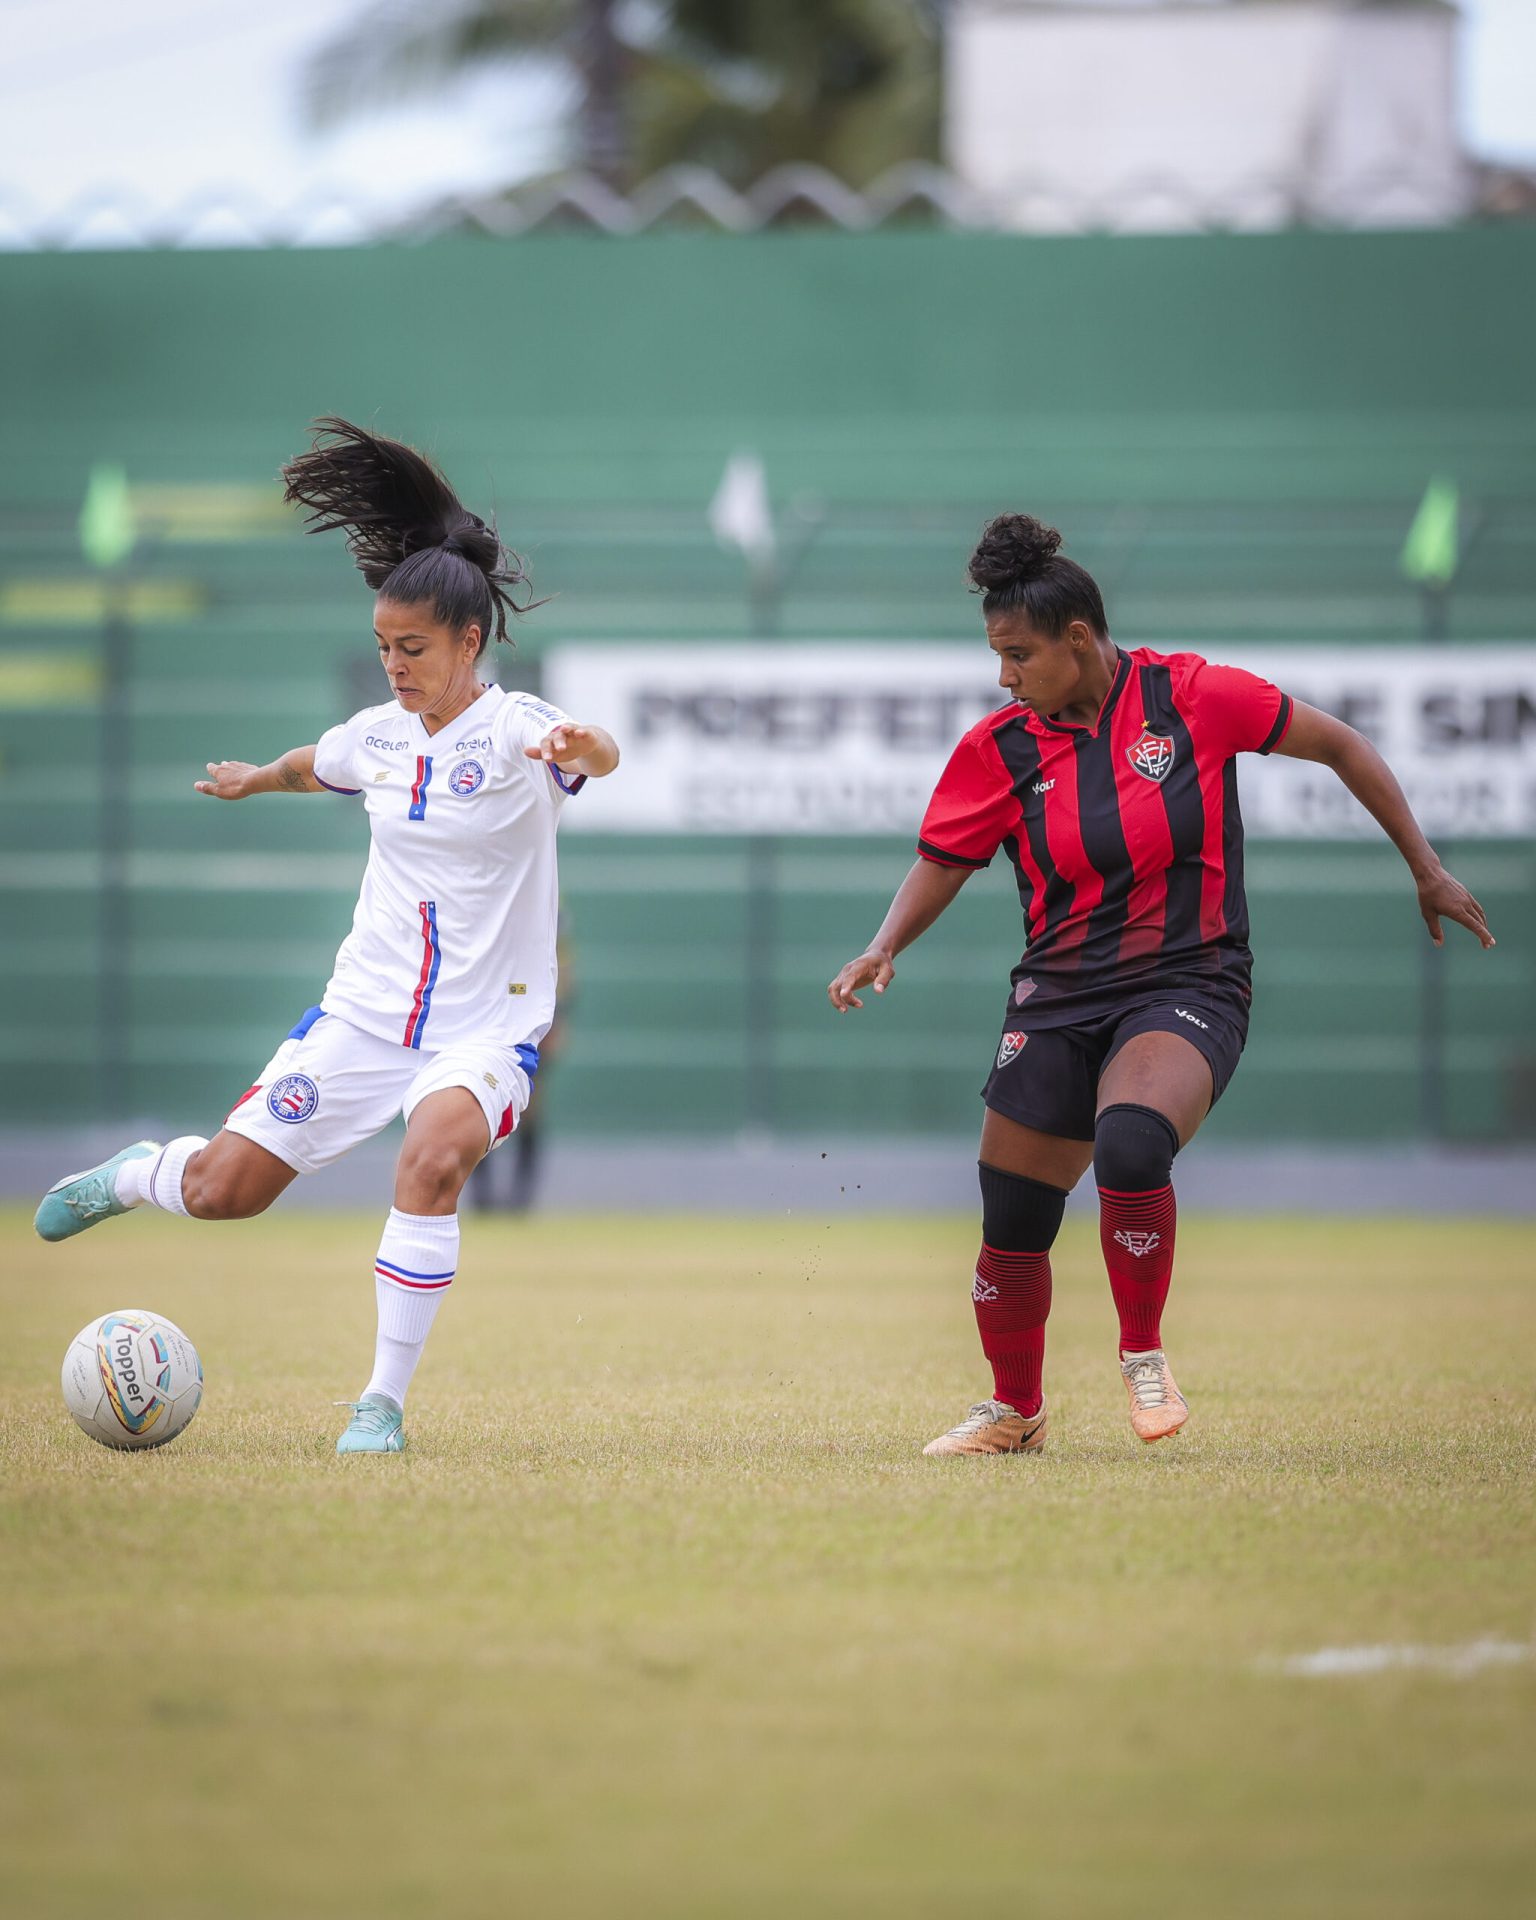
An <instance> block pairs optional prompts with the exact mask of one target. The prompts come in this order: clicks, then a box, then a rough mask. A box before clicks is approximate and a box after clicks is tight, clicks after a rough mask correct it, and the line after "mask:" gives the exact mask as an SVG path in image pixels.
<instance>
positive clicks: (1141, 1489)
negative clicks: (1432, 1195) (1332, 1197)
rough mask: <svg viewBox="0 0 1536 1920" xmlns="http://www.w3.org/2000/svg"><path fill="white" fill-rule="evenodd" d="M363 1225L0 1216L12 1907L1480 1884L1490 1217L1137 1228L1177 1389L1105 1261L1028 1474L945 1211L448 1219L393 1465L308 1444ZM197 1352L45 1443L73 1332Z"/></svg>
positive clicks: (831, 1906) (1497, 1688) (778, 1900)
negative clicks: (931, 1441)
mask: <svg viewBox="0 0 1536 1920" xmlns="http://www.w3.org/2000/svg"><path fill="white" fill-rule="evenodd" d="M375 1233H376V1222H375V1221H373V1220H371V1219H364V1218H361V1217H357V1218H351V1217H348V1218H323V1217H315V1216H306V1215H302V1214H297V1213H290V1214H287V1215H286V1216H285V1215H281V1214H280V1215H278V1216H275V1217H272V1218H269V1219H267V1220H263V1221H261V1222H257V1223H252V1224H250V1225H246V1226H235V1227H223V1228H214V1227H201V1226H196V1225H188V1224H186V1223H181V1222H175V1221H168V1220H165V1219H162V1218H159V1217H155V1218H136V1219H133V1220H130V1221H126V1222H122V1223H113V1224H111V1225H109V1226H107V1227H105V1228H103V1229H101V1230H99V1231H97V1232H94V1233H92V1234H89V1235H86V1236H84V1237H83V1238H82V1239H80V1240H78V1241H75V1242H72V1243H70V1244H69V1245H67V1246H64V1247H60V1248H45V1247H43V1246H42V1245H41V1244H40V1243H38V1242H37V1241H35V1240H34V1239H33V1238H32V1237H31V1233H30V1227H29V1223H28V1220H27V1218H26V1217H25V1216H24V1215H23V1214H21V1213H19V1212H15V1213H11V1214H8V1215H5V1216H3V1219H0V1238H3V1242H4V1247H5V1252H6V1256H7V1257H6V1260H5V1266H4V1274H5V1278H4V1281H3V1289H4V1293H3V1297H4V1300H5V1303H6V1309H7V1310H6V1316H5V1324H6V1328H7V1333H8V1338H7V1339H6V1341H5V1342H4V1344H3V1347H0V1391H3V1394H4V1409H5V1417H4V1424H3V1432H0V1478H3V1504H0V1525H3V1529H4V1531H3V1540H4V1547H5V1568H6V1614H7V1631H6V1634H5V1636H4V1642H3V1650H0V1687H3V1694H0V1698H3V1702H4V1708H5V1723H6V1727H7V1731H8V1738H7V1741H6V1752H5V1759H4V1761H3V1763H0V1768H3V1772H0V1781H3V1795H0V1804H3V1814H0V1819H3V1826H0V1841H3V1845H4V1855H5V1861H6V1867H5V1877H4V1884H5V1901H4V1906H5V1908H6V1910H7V1911H11V1912H15V1913H16V1914H18V1915H25V1916H27V1920H55V1917H62V1916H76V1915H79V1916H85V1915H87V1914H90V1915H92V1916H96V1915H98V1914H100V1913H103V1912H110V1913H112V1914H113V1915H114V1916H115V1920H130V1917H132V1916H137V1915H140V1914H143V1915H145V1916H148V1915H151V1914H152V1915H154V1916H156V1920H206V1917H207V1916H221V1917H222V1916H229V1917H230V1920H245V1916H255V1915H258V1914H259V1915H262V1916H270V1915H272V1914H274V1913H275V1914H279V1915H282V1916H285V1917H286V1920H308V1916H311V1915H313V1916H321V1915H326V1916H336V1915H354V1914H356V1915H363V1914H368V1915H376V1916H380V1917H381V1920H395V1917H396V1916H399V1917H401V1920H403V1917H404V1916H407V1915H432V1916H445V1917H448V1920H459V1917H460V1916H465V1917H468V1916H479V1915H492V1914H495V1915H543V1914H546V1913H550V1914H554V1913H558V1914H561V1915H565V1916H576V1917H578V1920H581V1917H584V1916H588V1915H592V1916H596V1915H599V1914H602V1915H609V1914H612V1913H615V1912H620V1911H622V1912H623V1913H624V1914H625V1915H627V1916H631V1917H632V1920H653V1917H654V1920H673V1917H681V1920H694V1916H697V1917H698V1920H704V1917H705V1916H715V1915H725V1914H730V1915H732V1916H735V1917H736V1920H748V1917H750V1916H757V1915H763V1916H767V1915H775V1916H778V1915H782V1914H785V1913H788V1912H794V1913H796V1914H804V1915H811V1916H822V1915H827V1916H833V1915H836V1916H841V1915H854V1914H864V1913H868V1912H871V1911H876V1910H878V1911H879V1912H881V1913H882V1914H883V1915H885V1916H894V1917H904V1916H919V1915H924V1916H926V1915H930V1914H932V1915H940V1914H943V1915H952V1914H960V1913H964V1912H967V1911H970V1910H972V1909H974V1908H975V1907H977V1906H980V1907H982V1908H991V1907H992V1906H993V1905H996V1906H998V1907H999V1908H1006V1910H1008V1911H1010V1912H1020V1913H1024V1914H1029V1915H1032V1916H1042V1915H1044V1916H1058V1915H1059V1916H1061V1917H1062V1920H1097V1917H1098V1916H1104V1920H1110V1917H1111V1916H1121V1915H1126V1914H1132V1913H1137V1912H1140V1911H1142V1910H1144V1909H1146V1908H1148V1907H1160V1906H1162V1905H1163V1904H1164V1903H1165V1902H1168V1901H1173V1902H1176V1903H1177V1910H1178V1911H1179V1912H1180V1913H1181V1914H1182V1915H1184V1916H1186V1920H1202V1917H1203V1916H1207V1915H1209V1916H1218V1915H1219V1916H1222V1917H1223V1920H1226V1917H1227V1916H1233V1915H1242V1916H1257V1917H1258V1920H1269V1917H1270V1916H1274V1920H1282V1917H1284V1920H1289V1917H1290V1916H1297V1920H1299V1917H1300V1916H1302V1915H1307V1916H1315V1915H1319V1914H1321V1915H1327V1916H1340V1915H1347V1916H1350V1917H1351V1920H1355V1917H1356V1916H1358V1917H1359V1920H1376V1917H1377V1916H1380V1920H1388V1916H1391V1920H1404V1916H1408V1917H1410V1920H1415V1917H1418V1916H1432V1915H1447V1916H1448V1915H1451V1914H1457V1915H1464V1914H1468V1913H1475V1914H1477V1915H1478V1916H1479V1917H1480V1920H1485V1917H1487V1916H1501V1915H1505V1914H1508V1915H1511V1916H1513V1915H1515V1914H1517V1913H1523V1912H1524V1911H1527V1910H1528V1905H1527V1902H1528V1898H1529V1889H1530V1886H1531V1884H1532V1875H1533V1872H1536V1838H1533V1828H1532V1822H1531V1818H1530V1781H1531V1778H1532V1767H1533V1763H1536V1737H1533V1725H1536V1722H1533V1717H1532V1708H1533V1707H1536V1665H1531V1664H1525V1663H1519V1662H1518V1661H1515V1660H1513V1659H1512V1661H1511V1663H1510V1664H1507V1665H1503V1666H1498V1667H1490V1668H1489V1669H1487V1670H1485V1671H1479V1672H1476V1673H1473V1674H1470V1675H1467V1676H1464V1677H1459V1678H1458V1677H1452V1676H1448V1675H1445V1674H1441V1673H1435V1672H1422V1671H1415V1670H1411V1669H1403V1670H1396V1671H1392V1672H1388V1673H1384V1674H1381V1675H1377V1676H1375V1677H1369V1676H1368V1677H1359V1678H1352V1679H1350V1678H1334V1679H1324V1678H1316V1679H1308V1678H1300V1677H1295V1676H1293V1675H1289V1674H1287V1673H1285V1672H1284V1671H1283V1670H1280V1669H1278V1668H1277V1667H1276V1666H1275V1665H1274V1663H1275V1662H1276V1661H1278V1660H1282V1659H1283V1658H1284V1657H1286V1656H1289V1655H1293V1654H1296V1653H1301V1652H1308V1651H1312V1650H1315V1649H1317V1648H1322V1647H1332V1646H1358V1645H1362V1644H1374V1643H1392V1644H1411V1645H1425V1646H1435V1647H1444V1646H1456V1645H1463V1644H1466V1643H1469V1642H1473V1641H1478V1640H1481V1639H1493V1640H1497V1641H1499V1642H1502V1643H1505V1644H1506V1645H1510V1646H1518V1647H1526V1648H1529V1647H1530V1645H1531V1643H1532V1640H1533V1630H1536V1531H1533V1526H1532V1519H1533V1512H1532V1497H1531V1488H1532V1466H1533V1451H1536V1448H1533V1442H1536V1410H1533V1397H1532V1374H1531V1362H1530V1356H1531V1355H1532V1353H1533V1352H1536V1289H1533V1287H1532V1279H1533V1269H1536V1257H1533V1256H1536V1246H1533V1240H1532V1236H1531V1235H1530V1233H1529V1232H1527V1231H1524V1230H1521V1229H1515V1228H1500V1227H1494V1226H1484V1227H1477V1228H1468V1227H1467V1226H1465V1225H1446V1224H1427V1223H1420V1222H1413V1221H1406V1222H1405V1221H1399V1222H1395V1223H1391V1224H1387V1223H1382V1222H1360V1223H1351V1224H1339V1223H1328V1224H1305V1223H1298V1222H1294V1221H1290V1222H1278V1221H1277V1222H1245V1223H1241V1224H1238V1223H1220V1222H1211V1221H1198V1220H1191V1221H1188V1222H1186V1223H1184V1224H1183V1225H1182V1227H1181V1239H1182V1252H1181V1263H1180V1275H1179V1279H1178V1281H1177V1283H1176V1284H1177V1292H1176V1296H1175V1299H1176V1305H1175V1308H1174V1310H1173V1312H1172V1314H1171V1315H1170V1319H1169V1340H1170V1347H1171V1350H1172V1352H1173V1353H1174V1356H1175V1359H1176V1362H1177V1365H1178V1370H1179V1376H1180V1380H1181V1383H1182V1384H1183V1385H1184V1387H1185V1388H1186V1390H1187V1391H1188V1393H1189V1396H1190V1399H1191V1403H1192V1405H1193V1407H1194V1410H1195V1418H1194V1421H1193V1422H1192V1424H1191V1427H1190V1428H1189V1429H1188V1431H1187V1432H1186V1433H1185V1434H1184V1435H1182V1436H1180V1437H1179V1439H1177V1440H1176V1441H1174V1442H1171V1443H1166V1444H1165V1445H1163V1446H1162V1447H1159V1448H1155V1449H1146V1448H1142V1447H1140V1446H1138V1445H1137V1443H1136V1442H1135V1441H1133V1440H1132V1439H1131V1437H1130V1434H1129V1431H1128V1429H1127V1427H1126V1424H1125V1419H1124V1396H1123V1393H1122V1390H1121V1387H1120V1384H1119V1379H1118V1374H1117V1372H1116V1370H1115V1366H1114V1356H1113V1324H1112V1319H1111V1316H1110V1312H1109V1306H1108V1301H1107V1294H1106V1289H1105V1285H1104V1281H1103V1278H1102V1275H1101V1274H1100V1273H1099V1271H1098V1264H1097V1252H1096V1248H1095V1247H1094V1246H1093V1244H1092V1243H1091V1241H1090V1240H1089V1239H1087V1238H1085V1237H1084V1236H1083V1234H1082V1232H1081V1230H1074V1231H1072V1232H1071V1233H1069V1234H1068V1236H1066V1238H1065V1239H1064V1242H1063V1246H1062V1251H1061V1255H1060V1257H1059V1258H1058V1261H1057V1272H1058V1285H1057V1302H1058V1304H1057V1311H1056V1314H1055V1316H1054V1319H1053V1327H1052V1347H1051V1356H1050V1363H1049V1375H1048V1386H1049V1391H1050V1393H1051V1398H1052V1403H1053V1410H1054V1411H1053V1437H1052V1440H1051V1442H1050V1444H1049V1446H1048V1447H1047V1448H1046V1450H1045V1452H1044V1453H1043V1454H1041V1455H1040V1456H1038V1457H1036V1456H1028V1457H1023V1458H1012V1459H1001V1460H991V1461H929V1460H924V1459H922V1458H921V1457H920V1455H919V1454H918V1452H917V1448H918V1446H919V1445H920V1444H921V1442H922V1441H923V1440H925V1439H926V1438H928V1437H929V1436H930V1435H931V1434H932V1433H934V1432H936V1431H938V1430H939V1428H941V1427H943V1426H947V1425H949V1424H951V1422H952V1421H953V1420H954V1419H955V1418H957V1417H958V1416H959V1415H960V1414H961V1413H962V1412H963V1411H964V1409H965V1405H966V1403H967V1401H968V1399H970V1398H972V1397H977V1396H979V1394H980V1393H981V1392H982V1391H983V1389H984V1385H985V1376H984V1374H983V1372H982V1370H981V1368H980V1366H979V1363H978V1356H977V1354H976V1351H975V1346H974V1333H973V1330H972V1327H971V1322H970V1310H969V1304H968V1300H967V1297H966V1296H967V1277H968V1276H967V1265H968V1261H969V1259H970V1256H971V1253H972V1251H973V1247H972V1237H973V1235H972V1228H971V1226H970V1224H969V1223H968V1222H964V1221H959V1220H933V1219H914V1220H881V1221H841V1222H836V1223H828V1222H826V1221H824V1220H819V1219H813V1218H809V1217H807V1218H805V1219H801V1218H799V1217H797V1216H790V1217H786V1218H780V1219H772V1220H730V1221H700V1220H646V1221H642V1220H624V1221H615V1220H599V1221H593V1222H580V1221H576V1220H569V1219H563V1220H556V1219H539V1220H535V1221H532V1222H529V1223H517V1222H508V1221H494V1222H484V1221H474V1222H472V1223H471V1224H470V1225H469V1226H468V1228H467V1231H466V1239H465V1257H464V1262H463V1270H462V1271H463V1278H462V1280H461V1282H460V1285H459V1287H458V1288H457V1289H456V1296H457V1297H456V1298H454V1299H452V1300H451V1301H450V1302H449V1303H448V1304H447V1306H446V1308H445V1310H444V1313H443V1316H442V1319H441V1321H440V1324H439V1327H438V1330H437V1333H436V1334H435V1335H434V1339H433V1344H432V1347H431V1349H430V1351H429V1355H428V1358H427V1361H426V1362H425V1364H424V1366H423V1370H422V1373H421V1375H420V1377H419V1380H418V1385H417V1388H416V1391H415V1393H414V1394H413V1398H412V1403H411V1408H410V1420H409V1430H410V1433H411V1442H412V1444H411V1451H410V1452H409V1453H407V1454H406V1455H405V1456H403V1457H401V1458H399V1459H387V1460H351V1461H337V1460H336V1459H335V1458H334V1455H333V1453H332V1445H333V1441H334V1436H335V1433H336V1432H337V1430H338V1423H339V1420H340V1419H341V1418H344V1416H341V1415H338V1414H337V1413H336V1412H335V1411H333V1409H332V1408H331V1407H330V1405H329V1404H328V1403H329V1402H330V1401H331V1400H332V1399H335V1398H339V1397H341V1396H343V1395H345V1394H349V1393H355V1392H356V1391H357V1389H358V1388H359V1386H360V1385H361V1383H362V1380H363V1378H364V1375H365V1373H366V1362H367V1357H368V1354H369V1351H370V1347H371V1322H372V1311H373V1308H372V1284H371V1280H370V1278H369V1263H370V1258H371V1254H372V1251H373V1248H374V1245H375V1237H374V1236H375ZM126 1305H148V1306H152V1307H155V1308H157V1309H159V1310H160V1311H162V1312H165V1313H167V1314H169V1315H170V1316H171V1317H172V1318H174V1319H176V1320H178V1321H179V1322H180V1323H181V1324H182V1325H183V1326H184V1327H185V1328H186V1329H187V1331H188V1332H189V1333H190V1334H191V1335H192V1337H193V1338H194V1339H195V1340H196V1341H197V1343H198V1345H199V1347H200V1349H201V1351H202V1354H203V1358H204V1362H205V1365H206V1368H207V1373H208V1393H207V1398H206V1400H205V1402H204V1406H203V1410H202V1412H201V1413H200V1414H199V1416H198V1418H197V1420H196V1421H195V1422H194V1423H193V1425H192V1427H191V1428H190V1429H189V1431H188V1432H187V1433H186V1434H185V1435H184V1436H183V1437H182V1439H180V1440H179V1441H177V1442H176V1443H175V1444H174V1445H172V1446H171V1447H168V1448H166V1449H164V1450H162V1451H160V1452H157V1453H151V1454H145V1455H114V1454H110V1453H108V1452H107V1451H105V1450H104V1449H102V1448H99V1447H95V1446H93V1445H91V1443H90V1442H88V1441H87V1440H86V1439H85V1438H84V1436H83V1435H81V1434H80V1433H78V1432H77V1430H76V1429H75V1428H74V1426H73V1424H72V1423H71V1422H70V1421H69V1419H68V1416H67V1415H66V1414H65V1412H64V1410H63V1407H62V1404H61V1402H60V1400H59V1397H58V1388H57V1369H58V1364H59V1360H60V1358H61V1357H62V1353H63V1349H64V1346H65V1344H66V1342H67V1340H68V1338H69V1336H70V1335H71V1334H73V1333H74V1332H75V1330H76V1328H77V1327H78V1326H80V1325H81V1324H82V1323H83V1322H84V1321H85V1320H87V1319H88V1318H90V1317H91V1316H92V1315H94V1314H96V1313H100V1312H104V1311H106V1310H107V1309H108V1308H111V1307H117V1306H126Z"/></svg>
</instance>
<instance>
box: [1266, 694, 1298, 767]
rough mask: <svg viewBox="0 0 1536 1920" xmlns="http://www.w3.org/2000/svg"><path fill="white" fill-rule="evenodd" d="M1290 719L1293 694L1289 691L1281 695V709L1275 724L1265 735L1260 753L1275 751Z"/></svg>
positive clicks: (1276, 716)
mask: <svg viewBox="0 0 1536 1920" xmlns="http://www.w3.org/2000/svg"><path fill="white" fill-rule="evenodd" d="M1290 719H1291V696H1290V695H1289V694H1288V693H1282V694H1281V696H1280V711H1279V712H1278V713H1277V714H1276V715H1275V724H1274V725H1273V726H1272V727H1271V728H1270V730H1269V732H1268V733H1266V734H1265V736H1264V744H1263V746H1262V747H1260V748H1259V752H1260V753H1273V751H1274V750H1275V748H1276V747H1277V746H1279V744H1280V736H1281V735H1282V734H1283V733H1284V732H1285V730H1286V728H1287V726H1289V724H1290Z"/></svg>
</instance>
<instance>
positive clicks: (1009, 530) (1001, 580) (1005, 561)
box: [969, 513, 1061, 593]
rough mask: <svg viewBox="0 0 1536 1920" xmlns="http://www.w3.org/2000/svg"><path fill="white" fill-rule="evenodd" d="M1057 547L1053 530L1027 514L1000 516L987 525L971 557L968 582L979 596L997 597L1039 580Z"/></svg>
mask: <svg viewBox="0 0 1536 1920" xmlns="http://www.w3.org/2000/svg"><path fill="white" fill-rule="evenodd" d="M1060 546H1061V535H1060V534H1059V533H1058V532H1057V531H1056V529H1055V528H1054V527H1048V526H1046V525H1045V523H1044V522H1043V521H1041V520H1036V519H1035V518H1033V516H1032V515H1030V514H1027V513H1000V514H999V515H998V517H997V518H996V519H995V520H989V521H988V522H987V524H986V526H985V528H984V529H983V530H982V535H981V539H980V540H979V541H978V542H977V545H976V551H975V552H974V553H973V554H972V555H971V561H970V569H969V571H970V576H971V581H972V583H973V585H975V586H976V587H977V588H978V589H979V590H980V591H981V592H982V593H998V592H1000V591H1001V590H1002V589H1004V588H1005V587H1012V586H1022V585H1024V584H1025V583H1026V582H1028V581H1030V580H1038V579H1039V578H1040V576H1041V575H1042V574H1043V573H1044V572H1045V569H1046V567H1047V566H1048V565H1049V564H1050V562H1051V561H1052V560H1054V559H1055V557H1056V553H1057V550H1058V549H1059V548H1060Z"/></svg>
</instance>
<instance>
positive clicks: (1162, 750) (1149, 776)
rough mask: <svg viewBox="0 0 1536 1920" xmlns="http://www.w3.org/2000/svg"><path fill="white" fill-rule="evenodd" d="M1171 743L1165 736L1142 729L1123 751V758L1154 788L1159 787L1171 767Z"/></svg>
mask: <svg viewBox="0 0 1536 1920" xmlns="http://www.w3.org/2000/svg"><path fill="white" fill-rule="evenodd" d="M1173 752H1174V748H1173V742H1172V741H1171V740H1170V739H1169V738H1168V736H1167V735H1166V734H1163V733H1154V732H1153V731H1152V729H1151V728H1150V727H1143V728H1142V730H1141V733H1140V734H1139V735H1138V737H1137V738H1136V739H1135V740H1133V741H1132V742H1131V744H1130V746H1128V747H1127V748H1126V750H1125V757H1126V759H1127V760H1129V761H1130V763H1131V765H1132V766H1133V767H1134V768H1135V769H1136V771H1137V772H1138V773H1139V774H1140V775H1141V777H1142V779H1143V780H1150V781H1152V783H1153V784H1154V785H1155V786H1161V785H1162V783H1163V782H1164V780H1166V779H1167V778H1168V769H1169V768H1170V767H1171V766H1172V765H1173Z"/></svg>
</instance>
